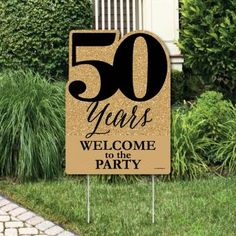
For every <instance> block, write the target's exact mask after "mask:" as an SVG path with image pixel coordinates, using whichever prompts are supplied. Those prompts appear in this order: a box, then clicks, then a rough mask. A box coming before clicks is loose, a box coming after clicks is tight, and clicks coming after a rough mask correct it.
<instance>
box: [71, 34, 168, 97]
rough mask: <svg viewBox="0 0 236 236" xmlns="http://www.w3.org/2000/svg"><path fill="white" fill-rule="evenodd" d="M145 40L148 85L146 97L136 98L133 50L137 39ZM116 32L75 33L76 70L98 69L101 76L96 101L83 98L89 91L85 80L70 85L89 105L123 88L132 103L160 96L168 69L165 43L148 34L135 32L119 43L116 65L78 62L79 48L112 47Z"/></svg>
mask: <svg viewBox="0 0 236 236" xmlns="http://www.w3.org/2000/svg"><path fill="white" fill-rule="evenodd" d="M139 37H141V38H143V39H144V40H145V41H146V45H147V54H148V55H147V58H148V63H147V64H148V65H147V86H146V88H147V89H146V93H145V95H144V96H143V97H142V98H138V97H136V96H135V92H134V86H133V61H134V58H133V50H134V44H135V41H136V40H137V38H139ZM115 38H116V33H114V32H109V33H103V32H96V31H93V32H92V33H91V32H86V31H85V32H83V31H82V32H75V33H72V47H71V48H72V53H71V56H72V58H71V62H72V67H76V66H80V65H92V66H94V67H95V68H96V69H97V71H98V73H99V75H100V81H101V86H100V91H99V92H98V94H97V95H96V96H95V97H93V98H83V97H81V96H79V95H80V94H81V93H83V92H84V91H85V90H86V85H85V83H84V82H83V81H80V80H75V81H73V82H71V83H70V84H69V92H70V94H71V95H72V96H73V97H74V98H76V99H78V100H80V101H85V102H94V101H102V100H105V99H107V98H109V97H111V96H112V95H113V94H115V93H116V92H117V90H118V89H119V90H120V91H121V92H122V93H123V94H124V95H125V96H126V97H127V98H129V99H131V100H132V101H139V102H143V101H147V100H149V99H151V98H153V97H154V96H156V95H157V94H158V93H159V91H160V90H161V88H162V86H163V84H164V82H165V79H166V76H167V70H168V61H167V55H166V53H165V50H164V48H163V47H162V45H161V43H160V42H159V41H158V40H157V39H156V38H155V37H153V36H152V35H151V34H148V33H146V32H134V33H131V34H130V35H129V36H128V37H126V38H125V39H123V40H120V41H119V44H118V47H117V50H116V52H115V56H114V60H113V65H111V64H109V63H106V62H103V61H99V60H86V61H79V62H77V61H76V47H83V46H90V47H104V46H109V45H112V44H113V43H114V42H115Z"/></svg>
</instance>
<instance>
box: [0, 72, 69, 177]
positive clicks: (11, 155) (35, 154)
mask: <svg viewBox="0 0 236 236" xmlns="http://www.w3.org/2000/svg"><path fill="white" fill-rule="evenodd" d="M0 94H1V96H0V176H12V177H16V178H18V179H19V180H28V179H29V180H34V179H39V178H44V179H51V178H53V177H57V176H58V175H59V174H60V173H61V172H62V162H63V159H64V153H63V150H64V135H65V134H64V86H61V85H58V84H51V83H49V82H47V81H46V80H45V79H43V78H41V77H40V76H39V75H38V74H33V73H32V72H29V71H27V72H23V71H18V72H5V73H3V74H0Z"/></svg>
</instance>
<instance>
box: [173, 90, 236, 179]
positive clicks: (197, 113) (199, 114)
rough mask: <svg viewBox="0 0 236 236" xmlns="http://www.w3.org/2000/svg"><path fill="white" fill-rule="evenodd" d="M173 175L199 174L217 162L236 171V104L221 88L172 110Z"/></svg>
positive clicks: (221, 166)
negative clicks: (190, 103)
mask: <svg viewBox="0 0 236 236" xmlns="http://www.w3.org/2000/svg"><path fill="white" fill-rule="evenodd" d="M171 140H172V143H171V145H172V172H171V176H170V177H172V178H196V177H198V176H200V175H202V174H203V173H204V172H206V171H207V170H209V167H213V166H216V167H217V168H218V169H220V170H221V171H223V170H226V171H227V172H228V173H235V171H236V108H235V106H233V104H232V103H231V102H230V101H227V100H224V99H223V95H222V94H221V93H218V92H214V91H209V92H205V93H204V94H202V95H201V96H200V97H199V98H198V99H197V101H196V102H195V103H194V104H193V105H191V107H189V108H185V109H177V110H175V111H174V112H173V113H172V137H171Z"/></svg>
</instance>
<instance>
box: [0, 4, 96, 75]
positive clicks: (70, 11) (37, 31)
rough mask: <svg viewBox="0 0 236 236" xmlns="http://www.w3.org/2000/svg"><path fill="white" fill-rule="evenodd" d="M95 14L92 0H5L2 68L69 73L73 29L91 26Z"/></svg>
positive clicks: (0, 28)
mask: <svg viewBox="0 0 236 236" xmlns="http://www.w3.org/2000/svg"><path fill="white" fill-rule="evenodd" d="M92 14H93V12H92V7H91V1H90V0H68V1H65V0H60V1H50V0H46V1H45V0H28V1H25V0H24V1H22V0H15V1H12V0H5V1H1V2H0V38H1V40H0V69H3V68H16V69H17V68H29V69H32V70H34V71H35V72H38V73H40V74H41V75H50V76H52V77H54V78H58V77H61V76H65V75H66V74H67V63H68V38H69V31H70V30H71V29H87V28H91V24H92Z"/></svg>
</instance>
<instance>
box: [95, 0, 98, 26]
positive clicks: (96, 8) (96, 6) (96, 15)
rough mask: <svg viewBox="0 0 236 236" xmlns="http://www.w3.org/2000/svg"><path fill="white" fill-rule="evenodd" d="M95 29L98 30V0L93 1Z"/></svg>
mask: <svg viewBox="0 0 236 236" xmlns="http://www.w3.org/2000/svg"><path fill="white" fill-rule="evenodd" d="M95 29H96V30H98V0H95Z"/></svg>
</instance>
